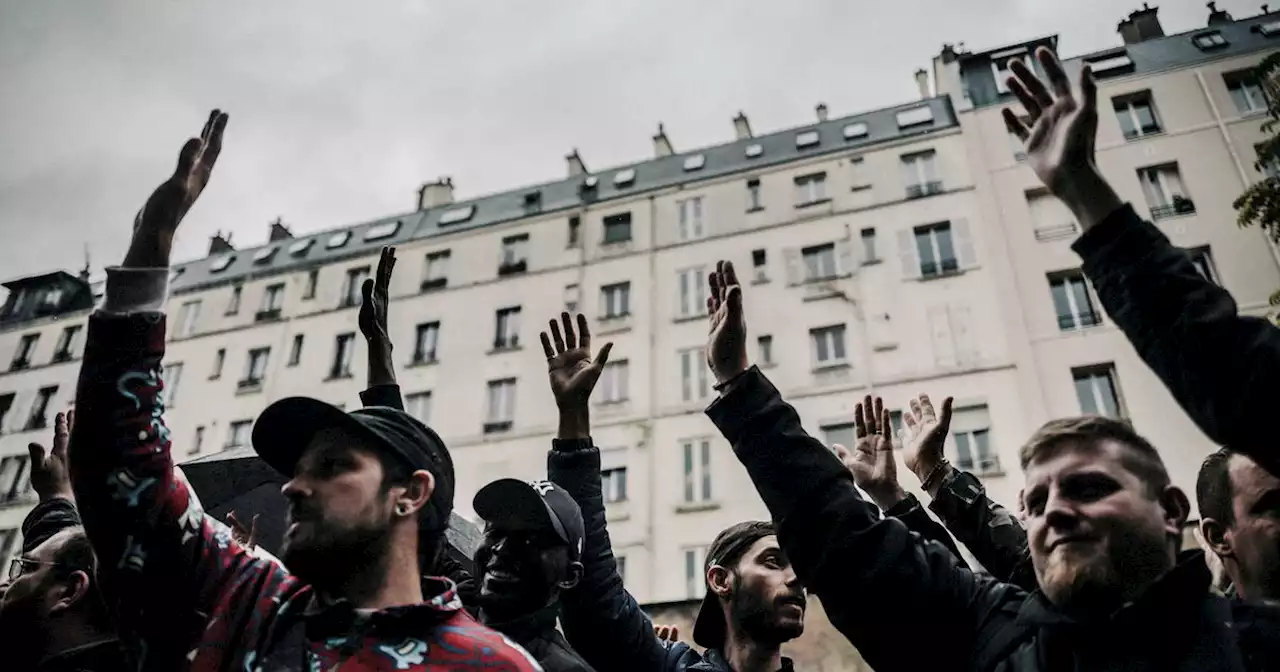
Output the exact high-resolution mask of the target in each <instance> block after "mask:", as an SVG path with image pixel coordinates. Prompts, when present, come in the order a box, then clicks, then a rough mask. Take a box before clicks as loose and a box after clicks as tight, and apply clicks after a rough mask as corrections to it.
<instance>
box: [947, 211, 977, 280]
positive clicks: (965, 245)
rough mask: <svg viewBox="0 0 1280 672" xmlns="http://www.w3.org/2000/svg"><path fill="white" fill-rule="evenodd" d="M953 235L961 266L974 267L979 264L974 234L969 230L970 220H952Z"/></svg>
mask: <svg viewBox="0 0 1280 672" xmlns="http://www.w3.org/2000/svg"><path fill="white" fill-rule="evenodd" d="M951 235H952V236H953V237H954V240H953V242H954V243H955V246H956V263H957V264H958V265H959V266H960V268H974V267H976V266H977V265H978V258H977V253H976V252H975V251H974V244H973V235H972V233H971V232H970V231H969V220H967V219H955V220H952V221H951Z"/></svg>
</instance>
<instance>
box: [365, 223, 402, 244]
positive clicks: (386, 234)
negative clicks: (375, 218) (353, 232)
mask: <svg viewBox="0 0 1280 672" xmlns="http://www.w3.org/2000/svg"><path fill="white" fill-rule="evenodd" d="M399 230H400V220H398V219H397V220H396V221H394V222H383V223H381V224H374V225H373V226H371V227H369V228H368V229H366V230H365V232H364V239H365V241H366V242H368V241H371V240H382V239H383V238H390V237H391V236H394V235H396V232H397V231H399Z"/></svg>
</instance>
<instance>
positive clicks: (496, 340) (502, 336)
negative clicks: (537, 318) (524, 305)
mask: <svg viewBox="0 0 1280 672" xmlns="http://www.w3.org/2000/svg"><path fill="white" fill-rule="evenodd" d="M523 312H524V311H522V310H521V309H520V306H507V307H506V308H499V309H498V310H497V311H495V312H494V314H493V347H494V348H495V349H501V348H514V347H516V346H518V345H520V318H521V314H522V313H523Z"/></svg>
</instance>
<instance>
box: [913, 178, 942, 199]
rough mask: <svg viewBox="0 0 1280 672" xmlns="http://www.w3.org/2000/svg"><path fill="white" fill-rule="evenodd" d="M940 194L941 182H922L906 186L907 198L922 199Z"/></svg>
mask: <svg viewBox="0 0 1280 672" xmlns="http://www.w3.org/2000/svg"><path fill="white" fill-rule="evenodd" d="M940 193H942V182H940V181H938V180H934V181H932V182H924V183H921V184H910V185H907V198H908V199H913V198H924V197H925V196H932V195H934V194H940Z"/></svg>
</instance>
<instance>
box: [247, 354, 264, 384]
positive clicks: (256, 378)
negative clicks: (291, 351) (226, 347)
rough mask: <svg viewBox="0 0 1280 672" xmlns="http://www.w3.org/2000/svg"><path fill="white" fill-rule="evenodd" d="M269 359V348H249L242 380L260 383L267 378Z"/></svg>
mask: <svg viewBox="0 0 1280 672" xmlns="http://www.w3.org/2000/svg"><path fill="white" fill-rule="evenodd" d="M270 359H271V348H251V349H250V350H249V354H248V356H247V357H246V358H245V362H244V381H245V382H246V383H261V382H262V381H264V380H266V378H267V364H268V362H269V361H270Z"/></svg>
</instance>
